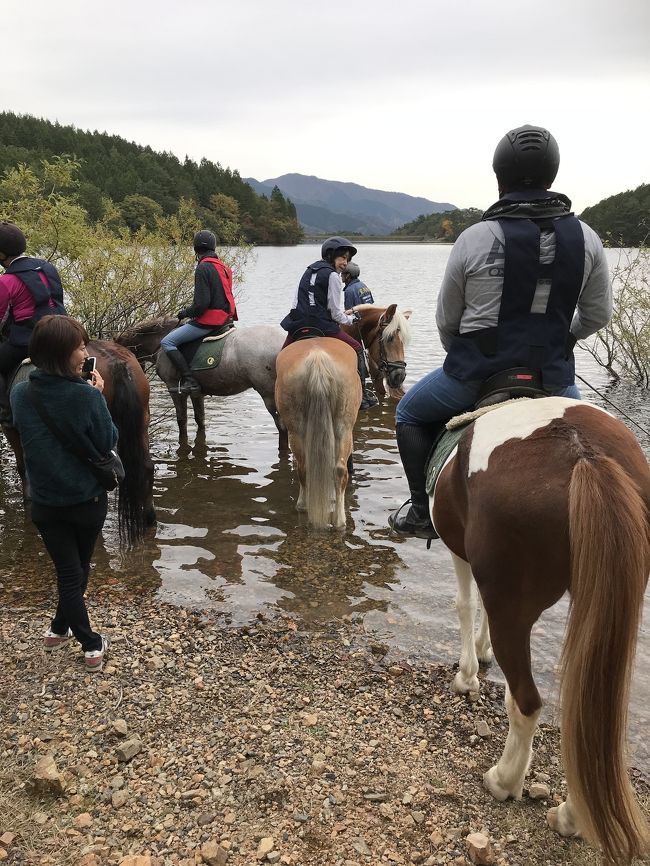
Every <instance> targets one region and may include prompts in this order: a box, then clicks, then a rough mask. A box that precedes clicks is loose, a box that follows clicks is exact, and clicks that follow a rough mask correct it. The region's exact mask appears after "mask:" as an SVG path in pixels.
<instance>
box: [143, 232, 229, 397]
mask: <svg viewBox="0 0 650 866" xmlns="http://www.w3.org/2000/svg"><path fill="white" fill-rule="evenodd" d="M193 247H194V253H195V255H196V260H197V262H198V264H197V266H196V270H195V272H194V301H193V303H192V305H191V306H190V307H187V308H186V309H183V310H180V311H179V313H178V321H179V323H180V321H181V319H188V318H189V319H191V320H192V321H191V322H187V323H186V324H184V325H180V324H179V326H178V327H176V328H174V330H173V331H171V332H170V333H169V334H167V336H166V337H163V338H162V340H161V341H160V345H161V348H162V349H163V351H165V352H166V353H167V357H168V358H169V360H170V361H171V362H172V363H173V364H174V365H175V367H176V369H177V370H178V371H179V373H180V374H181V379H180V382H179V386H178V390H179V392H180V393H181V394H198V393H200V392H201V386H200V385H199V383H198V382H197V381H196V379H195V378H194V376H193V375H192V372H191V370H190V365H189V363H188V362H187V360H186V358H185V356H184V355H183V353H182V352H181V351H180V349H179V348H178V347H179V346H182V345H183V344H184V343H191V342H192V341H193V340H202V339H203V338H204V337H206V336H207V335H208V334H209V333H210V331H212V330H214V329H215V328H217V327H219V326H221V325H231V324H232V322H233V320H236V319H237V308H236V306H235V299H234V297H233V293H232V271H231V269H230V268H229V267H228V266H227V265H225V264H224V263H223V262H222V261H221V259H220V258H218V257H217V253H216V249H217V239H216V237H215V236H214V235H213V233H212V232H211V231H207V230H206V229H203V230H202V231H200V232H197V233H196V234H195V235H194V242H193Z"/></svg>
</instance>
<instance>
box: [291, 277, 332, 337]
mask: <svg viewBox="0 0 650 866" xmlns="http://www.w3.org/2000/svg"><path fill="white" fill-rule="evenodd" d="M333 273H334V268H333V267H332V265H330V264H328V263H327V262H324V261H322V260H321V261H318V262H314V263H313V264H312V265H309V267H308V268H307V270H306V271H305V273H304V274H303V275H302V278H301V280H300V283H299V284H298V300H297V302H296V306H295V307H294V308H293V309H292V310H291V312H290V313H289V315H288V316H285V317H284V319H282V321H281V322H280V325H281V326H282V327H283V328H284V330H285V331H288V332H289V334H291V335H293V334H294V333H295V332H296V331H297V330H299V329H300V328H318V329H319V331H322V332H323V334H325V335H326V336H330V335H332V334H337V333H338V331H339V328H340V325H339V324H338V322H335V321H334V319H333V318H332V317H331V315H330V312H329V310H328V309H327V291H328V288H329V281H330V274H333Z"/></svg>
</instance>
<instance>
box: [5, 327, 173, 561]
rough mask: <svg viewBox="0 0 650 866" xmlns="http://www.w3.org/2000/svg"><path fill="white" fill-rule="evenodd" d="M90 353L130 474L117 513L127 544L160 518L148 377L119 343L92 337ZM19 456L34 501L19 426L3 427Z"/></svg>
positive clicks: (24, 482)
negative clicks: (155, 501) (155, 498)
mask: <svg viewBox="0 0 650 866" xmlns="http://www.w3.org/2000/svg"><path fill="white" fill-rule="evenodd" d="M87 349H88V354H89V355H95V356H96V357H97V369H98V370H99V372H100V373H101V375H102V377H103V379H104V397H105V398H106V403H107V405H108V408H109V411H110V413H111V417H112V418H113V422H114V424H115V426H116V427H117V429H118V432H119V439H118V444H117V450H118V452H119V455H120V457H121V459H122V463H123V464H124V470H125V478H124V481H123V482H122V483H121V484H120V487H119V492H118V502H117V513H118V525H119V532H120V539H121V541H122V543H124V544H125V545H132V544H134V543H135V542H137V541H139V540H140V539H141V538H142V537H143V535H144V530H145V527H146V526H150V525H153V524H154V523H155V522H156V513H155V510H154V506H153V469H154V467H153V461H152V459H151V455H150V453H149V380H148V379H147V377H146V376H145V374H144V373H143V371H142V368H141V366H140V364H139V363H138V361H137V360H136V358H135V356H134V355H133V354H132V353H131V352H129V351H128V349H125V348H124V347H123V346H118V345H117V344H116V343H112V342H108V341H106V340H91V341H90V342H89V343H88V346H87ZM3 430H4V433H5V435H6V437H7V439H8V441H9V443H10V445H11V447H12V449H13V452H14V454H15V455H16V468H17V469H18V472H19V474H20V477H21V479H22V482H23V495H24V498H25V499H26V500H28V499H29V491H28V488H27V479H26V476H25V462H24V459H23V449H22V446H21V443H20V437H19V436H18V431H17V430H16V428H15V427H11V426H8V425H3Z"/></svg>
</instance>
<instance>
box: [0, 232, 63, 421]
mask: <svg viewBox="0 0 650 866" xmlns="http://www.w3.org/2000/svg"><path fill="white" fill-rule="evenodd" d="M26 247H27V242H26V239H25V235H24V234H23V232H22V231H21V230H20V229H19V228H18V226H16V225H14V224H13V223H7V222H2V223H0V265H1V266H2V267H3V268H4V274H2V276H0V322H1V323H2V336H3V340H2V343H0V420H2V421H3V422H5V423H9V422H10V419H11V412H10V409H9V399H8V395H7V387H8V381H7V380H8V379H9V377H10V375H11V373H12V371H13V370H14V369H15V368H16V367H17V366H18V365H19V364H20V362H21V361H23V360H24V359H25V358H26V357H27V355H28V348H27V346H28V344H29V340H30V337H31V335H32V331H33V329H34V325H35V324H36V322H38V321H39V319H42V318H43V316H47V315H66V311H65V307H64V305H63V287H62V285H61V278H60V277H59V273H58V271H57V269H56V268H55V267H54V265H52V264H51V263H50V262H48V261H45V259H37V258H33V257H32V256H26V255H25V249H26Z"/></svg>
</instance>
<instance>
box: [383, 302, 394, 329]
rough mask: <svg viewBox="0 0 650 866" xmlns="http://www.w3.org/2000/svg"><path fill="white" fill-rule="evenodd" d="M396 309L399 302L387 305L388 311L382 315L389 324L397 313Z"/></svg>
mask: <svg viewBox="0 0 650 866" xmlns="http://www.w3.org/2000/svg"><path fill="white" fill-rule="evenodd" d="M396 310H397V304H391V305H390V307H386V312H385V313H384V315H383V316H382V319H383V320H384V322H385V323H386V324H387V325H389V324H390V323H391V322H392V321H393V316H394V315H395V311H396Z"/></svg>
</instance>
